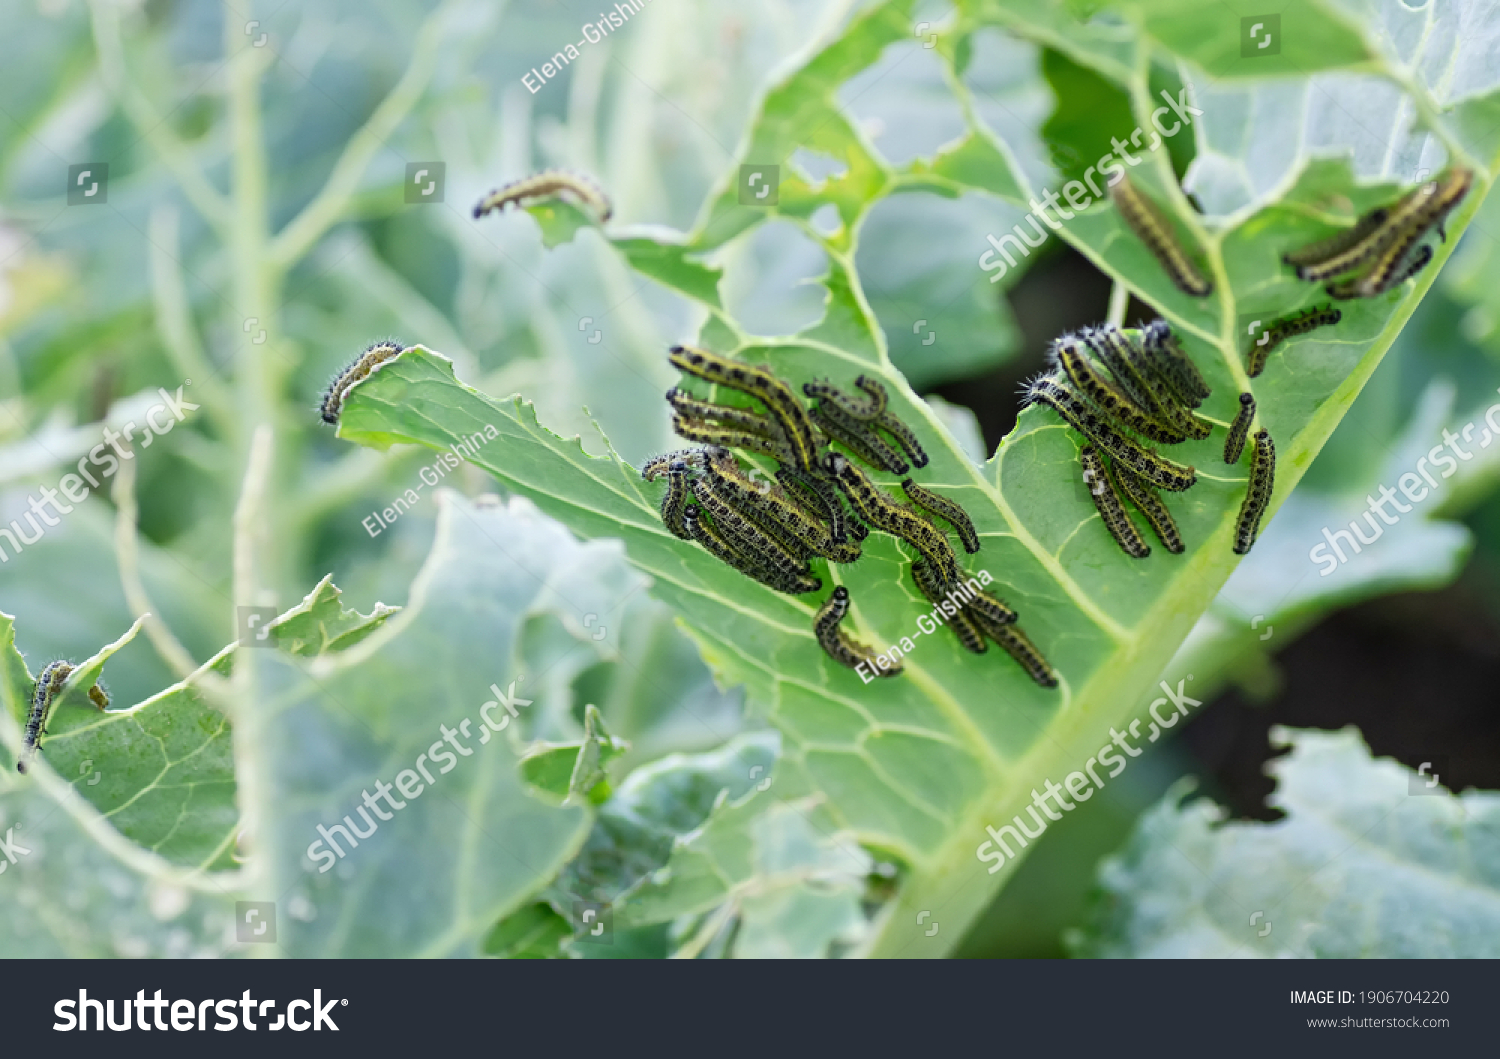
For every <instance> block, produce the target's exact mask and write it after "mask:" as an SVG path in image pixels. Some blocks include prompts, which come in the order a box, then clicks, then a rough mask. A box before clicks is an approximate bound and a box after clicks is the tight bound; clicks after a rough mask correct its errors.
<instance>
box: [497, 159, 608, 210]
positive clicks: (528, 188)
mask: <svg viewBox="0 0 1500 1059" xmlns="http://www.w3.org/2000/svg"><path fill="white" fill-rule="evenodd" d="M554 195H565V196H568V197H571V198H573V199H576V200H577V201H578V204H579V205H581V206H586V207H588V208H589V209H590V210H592V211H593V212H594V215H595V216H596V217H597V218H598V219H599V223H600V224H603V223H604V222H605V221H607V220H609V219H610V218H611V217H613V216H614V213H615V211H614V208H613V207H612V206H611V205H610V204H609V199H607V198H606V197H605V195H604V192H603V191H600V190H599V187H598V185H596V184H595V183H594V182H593V181H592V180H589V179H588V178H586V177H583V176H579V175H578V174H576V173H568V172H565V171H563V170H561V169H547V170H543V171H542V172H540V173H534V174H532V175H531V176H528V177H522V178H521V179H520V180H513V181H511V182H510V183H509V184H506V185H505V186H504V187H502V188H499V189H497V190H495V191H491V192H490V193H489V194H488V195H486V196H485V197H484V198H482V199H480V200H479V202H478V204H477V205H475V207H474V218H475V219H476V220H478V219H479V218H480V217H483V216H484V215H485V214H486V213H489V212H490V211H491V210H503V209H504V208H505V207H506V206H509V205H510V204H511V203H516V204H517V205H524V203H525V200H527V199H544V198H551V197H552V196H554Z"/></svg>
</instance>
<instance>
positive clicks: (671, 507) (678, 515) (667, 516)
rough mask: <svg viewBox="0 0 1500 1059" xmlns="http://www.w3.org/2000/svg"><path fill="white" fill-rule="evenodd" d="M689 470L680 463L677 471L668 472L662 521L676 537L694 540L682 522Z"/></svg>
mask: <svg viewBox="0 0 1500 1059" xmlns="http://www.w3.org/2000/svg"><path fill="white" fill-rule="evenodd" d="M687 498H688V485H687V468H686V466H685V465H684V464H683V463H682V462H681V461H679V462H678V463H677V465H676V469H675V470H670V471H668V472H667V491H666V493H665V495H663V496H662V498H661V520H662V522H663V523H664V524H665V525H666V527H667V529H669V530H671V531H672V535H673V536H674V537H680V538H681V539H683V540H685V541H687V540H692V539H693V537H692V534H690V533H688V531H687V525H686V524H685V523H684V522H683V521H682V511H683V508H684V507H685V506H686V505H687Z"/></svg>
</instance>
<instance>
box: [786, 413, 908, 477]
mask: <svg viewBox="0 0 1500 1059" xmlns="http://www.w3.org/2000/svg"><path fill="white" fill-rule="evenodd" d="M809 414H810V415H811V416H812V421H813V422H814V423H816V424H817V425H818V428H819V429H820V430H822V431H823V433H825V434H827V435H828V436H829V437H830V438H832V439H833V440H834V441H837V442H839V443H840V444H842V445H843V446H844V447H845V448H847V449H848V450H849V451H850V452H852V453H854V455H856V456H858V457H859V458H860V459H861V460H863V461H864V462H866V463H868V464H869V465H870V466H871V467H876V468H879V469H880V470H882V471H888V472H890V473H891V474H906V473H907V472H908V471H910V470H911V465H910V464H908V463H907V462H906V461H905V460H904V459H902V458H901V455H900V454H899V453H898V452H897V451H896V450H895V449H893V448H892V447H891V446H889V445H887V444H886V443H885V439H884V438H882V437H881V436H880V435H879V434H877V433H876V432H875V430H874V428H873V427H872V426H870V424H868V423H862V422H860V421H859V420H857V419H855V418H853V417H852V416H849V415H847V414H845V413H844V411H843V410H842V409H840V408H839V407H838V406H837V405H828V404H824V405H820V406H818V407H816V408H814V409H813V410H812V411H811V412H810V413H809Z"/></svg>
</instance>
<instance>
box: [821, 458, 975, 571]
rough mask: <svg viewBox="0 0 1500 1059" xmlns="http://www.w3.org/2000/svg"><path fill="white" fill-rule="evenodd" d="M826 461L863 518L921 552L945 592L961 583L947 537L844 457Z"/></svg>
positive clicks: (826, 459)
mask: <svg viewBox="0 0 1500 1059" xmlns="http://www.w3.org/2000/svg"><path fill="white" fill-rule="evenodd" d="M823 460H824V467H825V469H826V470H827V472H828V474H829V475H830V476H831V477H832V478H834V479H835V480H836V481H837V482H838V484H839V488H840V489H842V490H843V491H844V495H845V496H846V497H848V498H849V503H850V505H851V506H852V507H853V508H854V510H855V511H856V512H857V513H858V514H859V517H860V518H862V519H864V520H865V521H866V522H868V523H869V524H870V525H872V526H874V527H875V528H876V529H879V530H884V531H885V532H886V533H889V534H890V535H891V536H893V537H899V538H901V539H902V540H904V541H905V542H906V543H907V544H910V545H911V546H912V547H913V548H915V549H916V550H917V551H918V552H920V553H921V555H922V558H923V559H925V560H927V562H928V563H929V564H931V567H932V571H933V574H934V576H935V577H936V578H937V579H938V580H937V583H938V584H940V585H941V586H942V587H943V589H944V591H947V590H948V589H951V588H952V587H953V586H954V585H956V584H957V583H958V580H959V577H958V556H957V555H956V554H954V551H953V546H952V545H951V544H949V543H948V537H947V535H946V534H944V533H943V532H942V531H941V530H939V529H938V528H937V527H936V526H934V525H933V524H932V523H931V522H928V521H927V520H926V519H925V518H923V517H922V516H921V515H919V514H917V513H916V512H915V511H913V510H911V509H910V508H908V507H904V506H902V505H901V504H898V503H896V501H894V500H892V499H891V498H890V496H889V495H887V494H886V493H885V492H884V491H883V490H881V489H879V488H877V487H876V486H875V483H873V482H871V481H870V479H869V477H868V476H866V475H865V473H864V472H863V471H861V470H860V469H859V468H858V467H856V466H854V464H853V463H852V462H851V461H850V460H849V459H848V458H847V457H846V456H844V455H843V454H842V453H838V452H830V453H827V454H826V455H825V456H824V458H823Z"/></svg>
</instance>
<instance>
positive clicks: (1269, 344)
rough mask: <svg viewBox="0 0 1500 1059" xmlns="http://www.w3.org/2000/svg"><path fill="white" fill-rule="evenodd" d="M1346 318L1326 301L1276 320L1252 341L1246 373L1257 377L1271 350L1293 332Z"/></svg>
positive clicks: (1263, 369)
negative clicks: (1256, 339) (1257, 338)
mask: <svg viewBox="0 0 1500 1059" xmlns="http://www.w3.org/2000/svg"><path fill="white" fill-rule="evenodd" d="M1328 292H1329V293H1330V294H1334V297H1338V295H1337V294H1335V293H1334V290H1333V288H1331V287H1330V288H1329V291H1328ZM1343 317H1344V314H1343V313H1342V312H1341V311H1339V310H1338V309H1335V308H1334V307H1333V306H1332V305H1327V304H1324V305H1315V306H1313V307H1312V308H1310V309H1303V310H1300V311H1299V312H1295V313H1291V314H1289V315H1287V316H1283V317H1280V318H1278V319H1276V320H1272V321H1271V322H1270V323H1269V324H1267V325H1266V328H1265V330H1264V331H1262V332H1261V336H1260V339H1259V340H1258V341H1255V342H1252V343H1250V349H1249V351H1248V352H1247V353H1246V354H1245V374H1246V375H1248V376H1250V378H1252V379H1253V378H1255V377H1256V376H1258V375H1259V374H1260V373H1261V372H1263V371H1265V370H1266V359H1267V358H1268V357H1270V355H1271V350H1273V349H1275V348H1276V347H1277V346H1278V345H1280V344H1281V343H1282V342H1283V341H1284V340H1285V339H1288V338H1290V337H1292V336H1293V335H1305V334H1307V333H1308V332H1309V331H1312V330H1314V329H1315V328H1319V327H1328V326H1330V325H1332V324H1336V323H1338V322H1339V321H1340V320H1341V319H1343Z"/></svg>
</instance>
